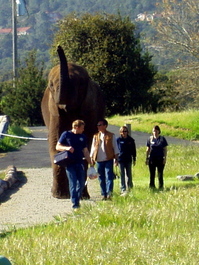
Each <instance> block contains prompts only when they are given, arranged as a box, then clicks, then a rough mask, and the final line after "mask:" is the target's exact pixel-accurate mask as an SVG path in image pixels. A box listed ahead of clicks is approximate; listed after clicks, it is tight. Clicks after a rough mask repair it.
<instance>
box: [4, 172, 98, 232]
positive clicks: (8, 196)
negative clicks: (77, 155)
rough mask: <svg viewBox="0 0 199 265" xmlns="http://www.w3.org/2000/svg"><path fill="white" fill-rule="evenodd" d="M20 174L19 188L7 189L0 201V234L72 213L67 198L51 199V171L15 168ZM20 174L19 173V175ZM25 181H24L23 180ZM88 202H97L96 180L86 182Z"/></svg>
mask: <svg viewBox="0 0 199 265" xmlns="http://www.w3.org/2000/svg"><path fill="white" fill-rule="evenodd" d="M17 171H18V172H19V171H21V173H22V172H23V174H24V175H25V176H21V177H20V179H21V181H20V183H18V186H14V187H12V188H11V189H9V190H7V191H6V192H5V193H4V195H3V196H1V198H0V201H1V203H0V212H1V214H0V233H1V232H4V231H7V230H9V229H11V228H13V227H16V228H19V227H28V226H33V225H37V224H44V223H48V222H51V221H53V220H55V218H54V217H55V216H66V215H67V214H70V213H72V208H71V202H70V200H69V199H61V200H60V199H56V198H54V197H52V196H51V192H50V189H51V185H52V178H51V175H52V173H51V168H36V169H17ZM20 175H21V174H20ZM26 178H27V179H26ZM88 189H89V193H90V196H91V199H90V200H88V201H82V204H84V203H95V202H96V201H98V200H100V198H101V196H100V191H99V183H98V180H97V179H96V180H89V181H88Z"/></svg>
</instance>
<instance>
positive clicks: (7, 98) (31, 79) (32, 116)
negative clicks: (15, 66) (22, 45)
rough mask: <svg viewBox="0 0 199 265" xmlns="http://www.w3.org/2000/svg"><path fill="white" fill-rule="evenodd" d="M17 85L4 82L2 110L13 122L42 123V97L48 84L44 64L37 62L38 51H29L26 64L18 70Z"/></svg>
mask: <svg viewBox="0 0 199 265" xmlns="http://www.w3.org/2000/svg"><path fill="white" fill-rule="evenodd" d="M15 85H16V86H15V87H14V88H13V87H12V84H11V82H8V83H6V82H5V83H3V84H2V101H1V111H2V112H3V113H5V114H6V115H8V116H10V118H11V122H12V124H18V125H29V126H33V125H40V124H43V120H42V115H41V109H40V104H41V99H42V95H43V91H44V89H45V86H46V81H45V80H44V79H43V65H42V64H41V65H40V66H38V65H37V63H36V52H35V51H31V52H29V54H28V56H27V58H26V59H25V62H24V65H23V64H21V65H20V68H19V70H18V78H17V81H16V84H15Z"/></svg>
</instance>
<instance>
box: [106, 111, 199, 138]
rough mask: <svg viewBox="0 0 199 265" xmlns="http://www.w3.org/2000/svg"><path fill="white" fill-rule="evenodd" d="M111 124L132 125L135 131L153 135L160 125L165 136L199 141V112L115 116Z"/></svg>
mask: <svg viewBox="0 0 199 265" xmlns="http://www.w3.org/2000/svg"><path fill="white" fill-rule="evenodd" d="M108 121H109V123H110V124H113V125H117V126H123V125H124V124H131V128H132V130H133V131H141V132H146V133H151V130H152V128H153V126H154V125H156V124H157V125H159V126H160V128H161V131H162V134H163V135H167V136H173V137H178V138H180V139H186V140H190V141H192V140H199V133H198V132H199V111H198V110H194V109H193V110H187V111H181V112H162V113H156V114H154V113H147V114H138V115H129V116H118V115H115V116H113V117H111V118H109V119H108Z"/></svg>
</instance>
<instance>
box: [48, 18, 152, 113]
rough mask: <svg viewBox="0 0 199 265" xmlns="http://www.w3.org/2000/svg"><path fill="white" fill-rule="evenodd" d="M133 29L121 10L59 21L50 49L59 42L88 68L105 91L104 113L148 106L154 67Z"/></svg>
mask: <svg viewBox="0 0 199 265" xmlns="http://www.w3.org/2000/svg"><path fill="white" fill-rule="evenodd" d="M135 32H136V30H135V25H134V24H133V23H132V21H131V20H130V19H129V18H128V17H125V18H122V17H121V16H120V14H118V15H111V14H100V13H96V14H94V15H92V14H83V15H81V16H77V15H76V14H71V15H68V16H66V17H65V18H64V19H63V20H61V21H60V23H59V25H58V31H57V34H55V37H54V41H53V47H52V49H51V53H52V54H53V55H55V52H56V46H57V45H58V44H60V45H61V46H62V47H63V48H64V50H65V53H66V56H67V58H68V61H73V62H75V63H77V64H80V65H82V66H84V67H85V68H86V69H87V70H88V72H89V74H90V76H91V77H92V78H93V79H94V80H95V81H96V82H98V83H99V85H100V86H101V88H102V90H103V92H104V95H105V98H106V103H107V115H112V114H117V113H119V114H129V113H131V112H137V111H149V110H150V101H151V97H152V94H151V93H150V92H149V89H150V87H151V85H152V84H153V82H154V75H155V73H156V71H155V69H154V66H153V65H152V63H151V56H150V55H149V54H148V53H144V54H142V49H141V45H140V39H139V37H138V36H136V33H135ZM56 58H57V56H56Z"/></svg>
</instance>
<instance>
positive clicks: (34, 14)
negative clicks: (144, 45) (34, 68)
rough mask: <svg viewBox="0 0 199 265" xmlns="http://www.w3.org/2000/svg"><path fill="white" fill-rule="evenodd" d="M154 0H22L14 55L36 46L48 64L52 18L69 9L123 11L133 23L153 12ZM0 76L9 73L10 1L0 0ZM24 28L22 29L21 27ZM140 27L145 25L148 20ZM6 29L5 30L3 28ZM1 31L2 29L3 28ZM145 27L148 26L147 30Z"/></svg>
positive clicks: (22, 56) (10, 38)
mask: <svg viewBox="0 0 199 265" xmlns="http://www.w3.org/2000/svg"><path fill="white" fill-rule="evenodd" d="M155 2H156V0H151V1H148V0H124V1H122V2H121V1H120V0H115V1H112V0H108V1H107V0H106V1H105V0H97V1H93V0H84V1H80V0H74V1H67V3H66V2H65V1H61V0H57V1H53V0H43V1H39V0H31V1H30V0H26V11H27V12H26V14H25V15H24V16H18V17H17V27H18V28H19V32H18V34H19V35H18V38H17V51H18V59H19V60H22V61H23V58H24V56H25V55H26V53H27V51H30V50H32V49H36V50H37V55H38V59H39V60H42V61H44V62H45V68H48V67H50V57H49V52H48V50H49V47H50V46H51V43H52V39H53V33H54V31H56V22H57V21H58V20H59V19H61V18H63V17H64V16H66V15H67V14H69V13H71V12H76V13H82V12H83V13H85V12H89V13H95V12H107V13H115V14H116V13H118V12H120V13H121V15H125V16H126V15H127V16H129V17H130V18H132V20H133V21H135V23H136V18H137V16H138V14H140V13H151V14H152V13H153V12H154V10H155ZM0 4H1V6H3V7H4V8H3V9H1V10H0V47H1V49H0V56H1V61H0V77H1V76H3V75H5V74H6V75H9V72H11V71H12V31H11V27H12V6H11V3H10V1H8V2H7V1H3V0H0ZM25 27H26V28H28V30H25V29H24V28H25ZM142 27H143V28H142V29H141V30H144V29H145V28H146V27H148V23H147V24H146V25H143V26H142ZM5 29H6V31H5ZM3 31H4V32H3ZM147 31H148V30H147Z"/></svg>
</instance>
